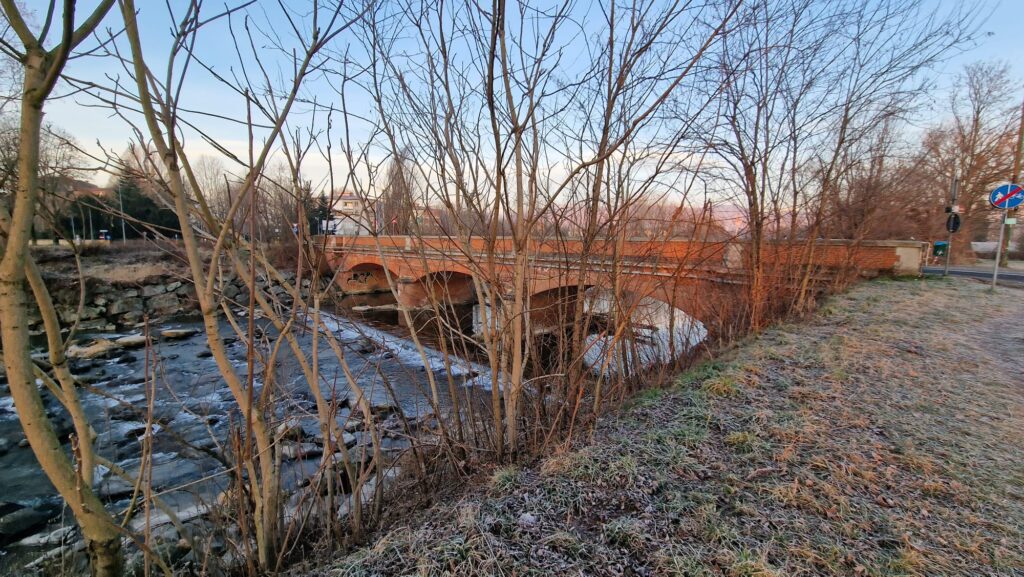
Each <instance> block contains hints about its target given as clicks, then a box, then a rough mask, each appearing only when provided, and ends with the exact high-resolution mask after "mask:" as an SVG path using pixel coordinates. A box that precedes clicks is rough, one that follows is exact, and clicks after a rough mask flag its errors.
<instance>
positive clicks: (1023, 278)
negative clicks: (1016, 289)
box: [922, 266, 1024, 283]
mask: <svg viewBox="0 0 1024 577" xmlns="http://www.w3.org/2000/svg"><path fill="white" fill-rule="evenodd" d="M922 270H923V272H924V274H932V275H936V274H937V275H941V274H942V267H941V266H926V267H924V268H923V269H922ZM949 274H951V275H953V276H965V277H970V278H977V279H991V278H992V269H991V268H981V267H970V266H951V267H949ZM999 280H1000V281H1006V282H1021V283H1024V271H1021V270H1015V269H999Z"/></svg>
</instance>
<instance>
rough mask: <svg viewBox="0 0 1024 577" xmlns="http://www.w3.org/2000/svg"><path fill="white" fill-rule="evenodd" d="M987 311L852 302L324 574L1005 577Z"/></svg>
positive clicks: (1012, 363)
mask: <svg viewBox="0 0 1024 577" xmlns="http://www.w3.org/2000/svg"><path fill="white" fill-rule="evenodd" d="M998 294H999V296H1000V297H1001V299H1002V301H1001V302H997V303H996V304H991V301H992V296H991V295H990V294H987V293H986V291H985V288H984V287H983V286H982V285H981V284H978V283H972V282H969V281H948V282H947V281H907V282H886V281H879V282H873V283H868V284H863V285H861V286H858V287H856V288H855V289H853V290H852V291H851V292H850V293H849V294H846V295H842V296H838V297H834V298H833V299H831V300H829V301H828V302H827V303H825V304H824V305H823V306H822V308H821V310H820V311H819V313H818V314H817V315H816V316H815V317H814V318H813V319H811V320H810V321H808V322H802V323H796V324H790V325H786V326H782V327H778V328H775V329H772V330H769V331H766V332H765V333H764V334H762V335H760V336H759V337H758V338H756V339H751V340H750V341H749V342H747V343H743V344H742V345H741V346H740V347H737V348H736V349H735V350H734V351H732V352H730V353H729V354H726V355H724V356H723V358H722V359H720V360H718V361H717V362H714V363H711V364H707V365H704V366H702V367H699V368H698V369H696V370H694V371H691V372H690V373H688V374H686V375H683V376H682V377H681V378H680V380H679V384H678V386H677V387H676V388H674V389H672V390H668V391H654V392H650V393H648V394H645V395H642V396H641V397H639V398H637V399H635V400H634V402H633V406H631V407H630V408H628V409H626V410H623V411H621V412H620V413H619V414H616V415H613V416H611V417H609V418H607V419H605V421H604V422H603V423H602V424H601V426H600V427H599V429H598V431H597V433H596V434H595V435H594V438H593V439H592V440H591V441H590V442H589V443H588V444H586V445H584V446H581V447H579V448H577V449H575V450H573V451H570V452H566V453H563V454H560V455H555V456H552V457H550V458H548V459H546V460H544V461H543V462H541V463H540V464H539V465H538V466H537V467H535V468H530V469H525V470H517V469H506V470H501V471H498V472H497V473H496V474H495V475H494V477H493V479H492V482H491V483H490V486H489V487H486V488H481V489H478V490H477V491H475V492H472V493H470V494H468V495H466V496H464V497H463V498H462V499H461V500H460V501H459V502H457V503H454V504H452V503H449V504H446V505H438V506H436V507H434V508H433V509H431V510H430V511H427V512H426V513H425V514H423V515H421V516H418V517H417V518H416V520H415V521H413V522H412V523H413V524H412V525H411V526H409V527H400V528H395V529H392V530H391V531H390V532H388V533H386V534H384V535H383V536H381V537H380V538H379V540H378V541H377V542H376V544H375V545H374V546H372V547H371V548H367V549H363V550H359V551H356V552H355V553H353V554H352V555H350V556H348V557H346V558H343V559H341V560H340V561H338V562H337V563H336V564H335V566H334V567H332V568H331V569H329V570H326V571H324V573H327V574H332V575H408V574H421V575H436V574H458V575H564V576H569V575H735V576H754V575H763V576H767V575H831V574H846V575H918V574H921V575H1014V574H1024V557H1022V556H1024V553H1022V552H1024V540H1022V531H1024V449H1022V443H1024V434H1022V433H1024V376H1022V373H1021V370H1020V367H1021V361H1020V359H1021V357H1020V352H1019V351H1020V350H1021V348H1022V344H1024V307H1022V306H1021V304H1020V299H1021V297H1024V292H1022V291H1019V290H1013V289H1001V291H1000V293H998ZM1014 349H1015V350H1016V351H1017V352H1016V353H1014V354H1015V355H1016V358H1013V355H1010V354H1007V353H1008V352H1009V351H1011V350H1014ZM992 351H1000V352H999V353H998V354H997V353H993V352H992Z"/></svg>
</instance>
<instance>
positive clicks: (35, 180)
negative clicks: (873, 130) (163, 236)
mask: <svg viewBox="0 0 1024 577" xmlns="http://www.w3.org/2000/svg"><path fill="white" fill-rule="evenodd" d="M48 60H49V59H48V58H47V57H46V56H45V54H44V53H39V52H30V53H29V57H28V59H27V62H26V66H25V80H24V86H25V91H24V96H23V99H22V108H21V125H20V132H19V137H20V142H19V151H18V152H19V155H18V156H19V157H18V190H17V191H16V193H15V201H14V206H13V214H12V217H11V219H10V227H9V229H8V231H7V238H6V239H5V240H6V244H5V246H4V256H3V261H2V262H0V340H2V343H3V350H4V369H5V370H6V372H7V379H8V381H9V382H10V389H11V397H12V398H13V399H14V406H15V408H16V409H17V412H18V418H19V420H20V421H21V425H22V429H23V430H24V432H25V438H26V439H27V440H28V443H29V446H30V447H31V448H32V452H33V453H34V454H35V456H36V459H37V460H38V461H39V465H40V467H41V468H42V470H43V472H45V473H46V476H47V477H48V478H49V479H50V481H51V482H52V483H53V485H54V487H55V488H56V489H57V491H58V492H59V493H60V495H61V496H62V497H63V498H64V500H65V501H66V502H67V504H68V506H69V507H70V508H71V510H72V512H73V514H74V516H75V519H76V520H77V521H78V523H79V525H80V526H81V528H82V535H83V536H84V537H85V540H86V543H87V545H88V553H89V566H90V569H91V571H92V574H93V575H94V576H96V577H106V576H114V575H120V574H121V570H122V567H123V565H122V557H121V535H120V532H119V530H118V528H117V527H116V526H115V525H114V524H113V522H112V521H111V519H110V517H109V516H108V515H107V513H106V511H105V510H104V508H103V504H102V503H101V502H100V500H99V498H98V497H97V496H96V494H95V493H94V492H93V491H92V486H91V483H89V482H87V479H91V477H92V475H91V471H89V472H85V471H82V470H79V469H76V466H75V465H74V464H73V463H72V461H71V459H70V458H69V457H68V455H67V454H66V453H65V451H64V449H63V447H61V444H60V440H59V439H58V438H57V435H56V433H55V432H54V430H53V426H52V424H51V423H50V421H49V419H48V418H47V416H46V407H45V406H44V405H43V401H42V398H41V397H40V395H39V389H38V388H36V376H35V366H34V364H33V362H32V358H31V356H30V351H29V334H28V318H27V310H28V307H29V300H28V296H27V293H26V290H25V284H26V283H25V280H26V273H25V271H26V267H28V266H29V265H30V260H29V259H30V257H29V255H28V251H29V249H28V240H29V237H30V236H31V234H32V220H33V218H34V217H35V206H36V202H37V191H38V190H39V144H40V132H41V127H42V118H43V102H44V101H45V97H41V96H40V94H41V93H43V92H45V78H46V71H47V70H48V69H49V67H50V62H49V61H48ZM44 305H45V303H39V306H40V307H42V306H44ZM62 400H63V399H62ZM79 433H80V434H82V433H84V434H86V437H87V438H85V439H80V441H81V442H83V443H90V442H91V441H92V440H91V439H89V438H88V428H86V431H81V430H79Z"/></svg>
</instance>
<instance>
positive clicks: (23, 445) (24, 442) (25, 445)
mask: <svg viewBox="0 0 1024 577" xmlns="http://www.w3.org/2000/svg"><path fill="white" fill-rule="evenodd" d="M18 446H19V447H21V448H22V449H27V448H28V439H26V438H25V437H22V438H21V440H20V441H18Z"/></svg>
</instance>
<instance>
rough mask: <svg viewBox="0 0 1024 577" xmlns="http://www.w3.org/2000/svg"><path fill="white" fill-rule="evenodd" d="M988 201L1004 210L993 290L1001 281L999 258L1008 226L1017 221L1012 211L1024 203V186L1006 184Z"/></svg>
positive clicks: (993, 273)
mask: <svg viewBox="0 0 1024 577" xmlns="http://www.w3.org/2000/svg"><path fill="white" fill-rule="evenodd" d="M988 201H989V202H990V203H992V206H994V207H996V208H999V209H1002V211H1003V217H1002V218H1000V219H999V244H998V245H996V264H995V266H994V267H992V288H993V289H994V288H996V282H997V281H998V280H999V258H1000V257H1002V255H1003V235H1004V234H1005V233H1006V225H1009V224H1013V223H1011V222H1010V221H1011V220H1012V221H1014V222H1016V219H1011V218H1010V209H1011V208H1017V207H1018V206H1020V205H1021V204H1022V203H1024V186H1021V185H1019V184H1004V185H1002V186H1000V187H999V188H997V189H995V190H993V191H992V192H991V193H989V195H988Z"/></svg>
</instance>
